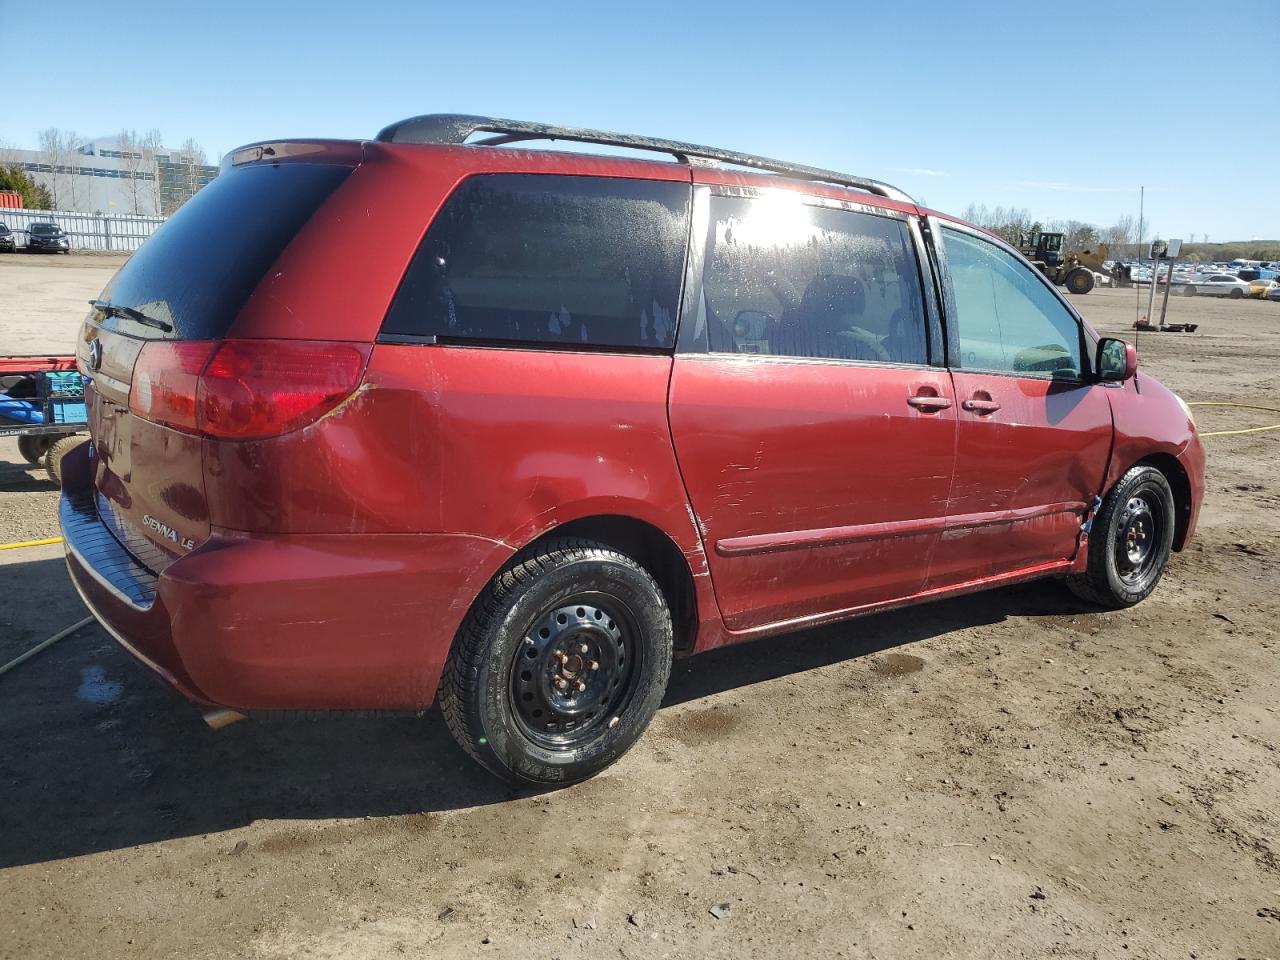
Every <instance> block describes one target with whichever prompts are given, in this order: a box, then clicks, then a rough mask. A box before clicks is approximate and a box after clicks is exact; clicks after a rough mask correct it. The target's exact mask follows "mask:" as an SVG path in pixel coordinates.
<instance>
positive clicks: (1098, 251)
mask: <svg viewBox="0 0 1280 960" xmlns="http://www.w3.org/2000/svg"><path fill="white" fill-rule="evenodd" d="M1065 238H1066V235H1065V234H1061V233H1044V232H1043V231H1042V232H1040V233H1036V234H1023V236H1022V238H1021V240H1022V242H1021V243H1019V244H1018V249H1019V250H1021V251H1022V255H1023V256H1024V257H1026V258H1027V259H1028V260H1030V261H1031V262H1032V263H1033V264H1035V265H1036V266H1037V267H1038V268H1039V269H1040V272H1041V273H1043V274H1044V275H1045V276H1046V277H1048V278H1049V279H1050V280H1052V281H1053V282H1054V283H1056V284H1057V285H1058V286H1060V287H1066V288H1067V290H1068V291H1069V292H1070V293H1088V292H1089V291H1090V290H1092V289H1093V286H1094V276H1093V274H1094V271H1095V270H1096V271H1098V272H1099V273H1102V272H1104V271H1105V268H1104V267H1103V266H1102V261H1103V260H1105V259H1106V258H1107V248H1106V245H1105V244H1101V243H1100V244H1098V245H1097V246H1096V247H1094V248H1093V249H1092V250H1081V251H1079V252H1077V253H1063V250H1062V247H1063V241H1064V240H1065Z"/></svg>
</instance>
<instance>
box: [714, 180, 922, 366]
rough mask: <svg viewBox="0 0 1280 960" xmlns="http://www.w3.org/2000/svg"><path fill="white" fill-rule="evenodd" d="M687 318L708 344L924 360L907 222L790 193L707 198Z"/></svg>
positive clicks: (792, 353)
mask: <svg viewBox="0 0 1280 960" xmlns="http://www.w3.org/2000/svg"><path fill="white" fill-rule="evenodd" d="M704 264H705V266H704V269H703V284H702V297H701V302H700V303H699V304H697V308H696V309H697V314H696V317H695V318H693V322H695V323H697V324H698V325H699V329H703V328H705V330H706V333H707V342H708V346H709V348H710V349H711V350H712V351H713V352H719V353H756V354H772V355H775V356H789V357H818V358H824V359H839V360H878V361H881V362H894V363H926V362H927V361H928V347H927V344H926V340H925V317H924V307H923V301H922V295H921V288H920V275H919V270H918V266H917V261H916V256H915V251H914V249H913V247H912V245H911V237H910V234H909V231H908V229H907V225H906V224H905V223H904V222H902V221H899V220H894V219H890V218H888V217H878V216H873V215H871V214H866V213H858V212H855V211H851V210H840V209H834V208H830V207H820V206H813V205H809V204H806V203H804V202H803V199H802V198H801V197H799V196H796V195H791V194H785V195H783V194H779V195H769V196H767V197H759V198H742V197H712V198H711V229H710V230H709V232H708V236H707V250H706V256H705V258H704Z"/></svg>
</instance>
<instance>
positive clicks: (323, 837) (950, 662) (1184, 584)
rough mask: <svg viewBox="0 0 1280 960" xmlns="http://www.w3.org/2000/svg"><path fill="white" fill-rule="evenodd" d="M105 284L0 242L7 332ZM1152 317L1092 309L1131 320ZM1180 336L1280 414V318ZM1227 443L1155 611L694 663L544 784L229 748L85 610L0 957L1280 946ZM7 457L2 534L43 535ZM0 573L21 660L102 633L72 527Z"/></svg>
mask: <svg viewBox="0 0 1280 960" xmlns="http://www.w3.org/2000/svg"><path fill="white" fill-rule="evenodd" d="M86 259H91V260H92V261H93V262H92V263H87V264H86V263H85V262H84V260H86ZM111 266H112V264H111V263H110V262H108V261H105V260H103V259H101V258H96V257H95V258H76V257H62V258H53V257H50V258H41V259H40V260H37V259H36V258H0V345H3V348H4V349H3V350H0V352H35V351H42V350H62V351H65V350H66V345H67V344H68V343H69V342H70V339H71V337H72V336H73V335H74V332H75V329H76V326H77V324H78V323H79V321H80V319H81V318H82V317H83V315H84V307H83V300H85V299H88V298H89V297H92V296H94V295H95V294H96V293H98V291H99V290H100V289H101V287H102V284H103V282H104V281H105V280H106V279H107V277H108V276H109V273H108V271H109V269H110V268H111ZM1135 299H1136V298H1135V294H1134V291H1132V290H1129V291H1110V290H1098V291H1095V292H1094V293H1091V294H1089V295H1087V296H1086V297H1082V298H1080V299H1079V302H1080V305H1081V306H1082V308H1083V309H1084V310H1085V312H1086V314H1087V315H1088V316H1090V318H1091V319H1093V320H1094V322H1095V323H1096V324H1097V325H1098V326H1100V327H1101V328H1102V329H1103V330H1104V331H1108V332H1116V333H1121V334H1123V333H1124V332H1125V331H1126V328H1127V327H1128V326H1129V325H1130V324H1131V323H1132V320H1133V317H1134V303H1135ZM1142 302H1143V304H1144V308H1145V295H1144V296H1143V298H1142ZM1170 319H1171V320H1186V319H1194V320H1197V321H1199V322H1200V323H1201V328H1200V331H1199V332H1198V333H1196V334H1193V335H1176V334H1143V335H1141V339H1140V344H1139V350H1140V353H1141V355H1142V358H1143V366H1144V368H1145V369H1147V370H1150V371H1152V372H1154V373H1155V374H1157V375H1159V376H1160V377H1161V378H1162V379H1164V380H1165V382H1166V383H1168V384H1169V385H1170V386H1171V387H1173V388H1174V389H1176V390H1178V391H1179V392H1180V393H1182V395H1183V396H1184V397H1186V398H1187V399H1188V400H1192V401H1195V400H1233V401H1239V402H1255V403H1262V404H1266V405H1269V406H1277V405H1280V404H1277V403H1276V401H1275V400H1274V397H1275V395H1276V394H1277V392H1278V391H1280V382H1278V380H1280V304H1275V303H1262V302H1227V301H1209V300H1207V299H1202V298H1197V299H1183V298H1180V297H1175V298H1174V299H1173V301H1172V302H1171V305H1170ZM1198 417H1199V419H1200V422H1201V427H1202V429H1205V430H1215V429H1232V428H1239V427H1243V426H1253V425H1259V424H1262V423H1266V422H1270V421H1269V420H1268V415H1266V414H1257V413H1251V412H1249V411H1239V412H1237V413H1233V414H1230V415H1228V413H1227V412H1225V411H1222V410H1219V409H1213V408H1210V409H1206V410H1202V411H1201V412H1200V413H1199V414H1198ZM1274 419H1280V418H1272V420H1274ZM1206 443H1207V445H1208V447H1209V452H1210V460H1209V471H1210V473H1209V484H1208V501H1207V503H1206V506H1205V508H1204V511H1203V513H1202V515H1201V525H1200V530H1199V534H1198V537H1197V539H1196V541H1195V542H1194V544H1193V545H1192V547H1191V548H1190V549H1189V550H1188V551H1187V552H1186V553H1184V554H1182V555H1180V556H1178V557H1177V558H1175V560H1174V563H1173V565H1172V567H1171V568H1170V571H1169V573H1168V575H1167V576H1166V578H1165V580H1164V582H1163V583H1162V585H1161V586H1160V588H1159V589H1158V590H1157V592H1156V595H1155V596H1154V597H1153V598H1152V599H1150V600H1148V601H1147V602H1146V603H1144V604H1142V605H1141V606H1139V607H1138V608H1136V609H1134V610H1131V611H1128V612H1124V613H1097V612H1094V611H1092V610H1090V609H1088V608H1086V607H1085V606H1083V605H1081V604H1080V603H1078V602H1077V601H1074V600H1072V599H1070V598H1069V597H1068V595H1067V594H1065V592H1064V591H1062V590H1060V589H1058V588H1057V587H1056V586H1055V585H1054V584H1052V583H1050V584H1042V585H1032V586H1026V587H1019V588H1012V589H1006V590H1001V591H997V592H994V593H989V594H985V595H980V596H976V597H969V598H964V599H960V600H954V601H946V602H939V603H934V604H930V605H927V606H923V607H918V608H915V609H911V610H906V611H901V612H896V613H892V614H885V615H881V616H876V617H871V618H867V619H863V620H859V621H854V622H852V623H848V624H844V625H840V626H837V627H833V628H828V629H823V630H819V631H812V632H807V633H801V634H795V635H791V636H786V637H781V638H776V639H773V640H770V641H764V642H760V643H756V644H752V645H749V646H744V647H738V648H732V649H727V650H721V651H717V652H715V653H713V654H709V655H707V656H705V657H701V658H695V659H693V660H686V661H683V662H682V663H680V664H678V665H677V669H676V671H675V674H674V676H673V680H672V684H671V691H670V694H669V695H668V698H667V701H666V705H665V706H664V708H663V709H662V711H661V712H660V714H659V716H658V718H657V719H656V720H655V722H654V724H653V726H652V728H651V729H650V731H649V733H648V734H647V735H646V736H645V738H644V739H643V740H642V741H641V742H640V744H639V745H638V746H637V748H636V749H634V750H633V751H632V752H631V753H630V754H629V755H628V756H627V757H626V758H624V760H623V761H622V762H621V763H619V764H618V765H617V766H616V767H614V768H612V769H610V770H609V771H607V772H606V773H605V774H603V775H601V776H600V777H597V778H596V779H595V780H593V781H590V782H588V783H586V784H583V785H581V786H577V787H573V788H569V789H566V790H562V791H558V792H552V793H546V794H541V795H538V794H515V793H512V792H510V791H508V790H507V789H505V788H503V787H500V786H498V785H497V784H496V783H495V782H492V781H490V780H489V779H488V778H487V777H486V776H485V775H483V774H482V773H480V772H479V771H478V770H477V769H475V768H473V767H472V765H471V764H470V763H469V762H468V761H467V760H466V759H465V758H464V757H463V756H462V754H461V753H460V752H459V751H458V750H457V749H456V748H455V747H454V746H453V744H452V743H451V741H450V740H449V738H448V735H447V733H446V732H445V730H444V727H443V724H442V723H441V722H440V720H439V718H438V716H436V715H435V714H430V715H428V716H427V717H425V718H423V719H420V720H415V719H396V720H369V721H348V722H323V723H313V724H305V723H297V724H258V723H242V724H237V725H235V726H232V727H230V728H228V729H225V730H223V731H221V732H217V733H215V732H211V731H208V730H206V729H205V728H204V726H203V724H202V723H201V722H200V719H199V717H198V715H197V713H196V711H194V710H193V709H191V708H190V707H189V706H187V705H186V704H185V703H184V702H183V701H182V700H181V699H180V698H179V697H178V696H177V695H176V694H173V693H171V692H170V691H169V690H167V689H166V688H165V687H164V686H163V685H161V684H160V683H159V682H158V681H156V680H154V679H153V678H152V677H151V676H150V675H149V674H148V673H147V672H146V671H144V670H143V669H142V668H141V667H139V666H137V665H135V664H134V663H133V661H132V660H130V658H129V657H128V656H127V655H125V654H124V653H123V652H122V651H121V650H120V649H118V648H117V646H116V645H115V644H114V643H113V642H112V641H111V640H110V639H109V638H107V636H106V635H105V634H104V633H103V632H102V631H101V630H99V629H97V628H96V627H95V628H87V629H85V630H83V631H81V632H80V633H79V634H77V635H75V636H74V637H72V638H70V639H68V640H66V641H64V642H63V643H61V644H60V645H59V646H57V647H54V648H53V649H52V650H50V651H49V652H47V653H45V654H42V655H41V656H40V657H39V658H37V659H35V660H33V661H30V662H29V663H27V664H26V665H24V666H22V667H20V668H19V669H17V670H15V671H13V672H12V673H10V674H8V675H5V676H4V677H0V730H2V731H3V736H2V737H0V800H2V801H3V802H0V957H15V958H17V957H21V958H35V957H71V956H86V957H87V956H93V957H116V956H127V957H171V956H177V955H181V956H184V957H226V956H237V957H255V958H277V957H279V958H283V957H303V956H306V957H318V958H324V957H334V958H338V957H341V958H363V957H383V956H401V955H403V956H419V957H423V956H455V955H457V956H493V957H513V958H514V957H518V958H531V957H546V958H550V957H562V958H579V957H580V958H592V960H595V958H601V957H613V956H618V957H623V958H631V957H651V956H652V957H662V956H670V957H680V958H684V957H731V958H735V960H739V958H742V957H746V956H762V957H771V956H787V957H809V956H822V957H858V958H864V957H868V958H869V957H880V958H898V957H921V958H930V960H933V958H939V957H981V958H989V957H1036V958H1041V957H1072V958H1085V957H1106V958H1112V957H1125V958H1132V957H1149V958H1162V960H1163V958H1175V957H1231V958H1234V957H1248V958H1262V957H1271V958H1277V957H1280V800H1278V798H1280V749H1278V747H1280V716H1278V715H1277V709H1280V707H1278V705H1280V697H1278V694H1280V686H1278V681H1280V657H1278V654H1280V646H1278V645H1277V637H1276V624H1277V622H1278V621H1280V565H1278V564H1277V563H1276V559H1277V548H1278V547H1280V509H1278V508H1280V480H1278V479H1277V475H1276V473H1277V472H1276V466H1277V462H1278V457H1280V431H1277V432H1272V433H1259V434H1253V435H1246V436H1242V437H1218V438H1209V439H1208V440H1207V441H1206ZM17 459H18V458H17V454H16V450H15V449H14V447H13V444H12V442H10V441H0V542H9V541H14V540H19V539H28V538H33V537H39V536H42V535H44V536H47V535H52V534H53V533H54V532H55V522H54V511H55V494H54V492H53V491H52V489H51V488H50V486H49V485H48V483H47V482H46V481H45V480H44V479H43V476H42V474H40V473H37V472H34V471H30V472H29V471H26V470H24V469H22V468H21V467H18V466H15V465H13V464H14V461H16V460H17ZM0 575H3V576H4V580H5V583H6V601H5V602H4V604H3V605H2V606H0V660H7V659H9V658H10V657H12V656H15V655H16V654H17V653H19V652H20V651H22V650H24V649H26V648H27V647H29V646H30V645H32V644H33V643H35V642H37V641H39V640H41V639H43V638H44V637H47V636H49V635H50V634H52V633H54V632H55V631H57V630H58V629H60V628H61V627H63V626H66V625H68V624H70V623H73V622H75V621H76V620H78V619H80V618H81V617H82V616H84V611H83V607H82V606H81V605H80V603H79V601H78V600H77V599H76V597H75V595H74V593H73V591H72V589H71V587H70V585H69V583H68V581H67V578H66V574H65V571H64V568H63V564H62V560H61V556H60V550H59V548H58V547H44V548H33V549H26V550H13V551H0ZM721 905H727V906H724V907H722V906H721ZM713 908H714V914H718V915H719V916H717V915H713V912H712V911H713Z"/></svg>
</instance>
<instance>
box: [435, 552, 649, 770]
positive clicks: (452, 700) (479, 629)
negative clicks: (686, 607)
mask: <svg viewBox="0 0 1280 960" xmlns="http://www.w3.org/2000/svg"><path fill="white" fill-rule="evenodd" d="M672 638H673V630H672V624H671V613H670V610H669V609H668V607H667V602H666V599H665V598H664V597H663V595H662V591H661V590H660V589H659V587H658V585H657V583H655V582H654V579H653V577H651V576H650V575H649V573H648V571H646V570H645V569H644V568H643V567H641V566H640V565H639V564H638V563H636V562H635V561H634V560H632V559H631V558H630V557H628V556H627V555H626V554H623V553H619V552H618V551H617V550H614V549H613V548H611V547H607V546H605V545H603V544H600V543H596V542H594V541H590V540H556V541H550V542H547V543H545V544H541V545H539V546H537V547H536V548H531V549H530V550H527V551H524V552H522V553H520V554H517V555H516V556H515V557H513V558H512V560H511V561H510V562H509V563H508V564H507V565H506V566H505V567H504V568H503V569H502V571H501V572H499V573H498V575H497V576H495V577H494V578H493V579H492V580H491V581H490V582H489V584H488V586H486V587H485V589H484V592H483V593H481V595H480V597H479V598H478V599H477V600H476V602H475V603H474V604H473V605H472V607H471V610H470V612H469V613H468V614H467V617H466V619H465V620H464V621H463V623H462V626H461V628H460V629H459V630H458V635H457V637H456V638H455V639H454V642H453V648H452V649H451V650H450V651H449V659H448V662H447V663H446V665H445V670H444V676H443V677H442V679H441V683H440V709H441V712H442V713H443V714H444V719H445V723H446V724H447V725H448V727H449V731H450V732H451V733H452V734H453V737H454V739H455V740H457V741H458V745H459V746H461V747H462V749H463V750H464V751H466V752H467V753H468V754H470V756H471V757H472V758H473V759H474V760H475V761H476V762H477V763H479V764H480V765H481V766H482V767H484V768H485V769H486V770H488V771H489V772H490V773H492V774H494V775H496V776H498V777H500V778H502V779H504V780H507V781H509V782H511V783H516V784H532V785H536V786H547V785H567V784H571V783H577V782H578V781H581V780H585V779H587V778H588V777H591V776H593V775H595V774H596V773H599V772H600V771H601V770H603V769H604V768H605V767H607V766H609V764H611V763H613V762H614V761H615V760H617V759H618V757H620V756H622V754H623V753H625V752H626V751H627V750H628V749H629V748H630V747H631V745H632V744H633V743H635V741H636V740H637V739H638V738H639V737H640V734H642V733H643V732H644V730H645V728H646V727H647V726H648V725H649V721H650V720H652V719H653V715H654V713H656V712H657V709H658V704H659V703H661V701H662V696H663V694H664V692H665V691H666V687H667V678H668V677H669V676H670V674H671V649H672ZM583 647H586V648H587V649H586V650H583V649H582V648H583ZM593 664H594V666H593ZM566 678H567V679H568V680H569V681H570V683H569V684H567V685H565V684H564V683H563V681H566ZM557 685H560V688H559V689H558V688H557ZM579 685H581V687H582V689H581V690H580V689H578V687H579Z"/></svg>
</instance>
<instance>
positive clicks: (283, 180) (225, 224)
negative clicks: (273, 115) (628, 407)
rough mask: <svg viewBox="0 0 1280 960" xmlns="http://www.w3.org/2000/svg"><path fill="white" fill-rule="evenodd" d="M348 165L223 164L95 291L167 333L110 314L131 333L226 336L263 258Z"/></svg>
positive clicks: (263, 267) (270, 258)
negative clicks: (159, 323)
mask: <svg viewBox="0 0 1280 960" xmlns="http://www.w3.org/2000/svg"><path fill="white" fill-rule="evenodd" d="M351 169H352V168H350V167H345V166H337V165H333V164H320V163H282V164H278V165H274V164H261V165H254V166H245V167H240V168H232V169H231V170H227V171H224V172H223V173H220V174H219V175H218V176H217V177H215V178H214V180H213V182H211V183H210V184H209V185H208V186H207V187H204V188H203V189H201V190H200V191H199V192H198V193H197V194H196V195H195V196H194V197H192V198H191V199H190V200H188V201H187V202H186V203H184V204H183V205H182V207H181V208H180V209H179V210H178V212H177V213H175V214H174V215H173V216H172V217H170V218H169V220H168V222H166V223H165V224H164V226H162V227H161V228H160V229H159V230H157V231H156V232H155V234H153V235H152V236H151V237H149V238H148V239H147V241H146V242H145V243H144V244H143V245H142V246H141V247H140V248H139V249H138V252H137V253H135V254H134V255H133V256H132V257H130V258H129V259H128V261H127V262H126V263H125V265H124V266H123V267H121V268H120V272H119V273H117V274H116V275H115V278H114V279H113V280H112V281H111V283H110V284H108V286H107V289H106V290H104V291H103V293H102V296H103V298H104V299H107V300H110V301H111V302H112V303H113V304H117V305H119V306H124V307H133V308H134V309H136V310H141V311H142V312H143V313H145V314H147V315H148V316H151V317H154V318H156V319H158V320H165V321H168V322H169V323H171V324H173V327H174V330H173V333H171V334H163V333H161V331H159V330H155V329H152V328H150V327H143V326H141V325H139V324H135V323H132V322H131V321H129V320H120V319H115V320H112V321H110V322H111V323H117V324H119V325H120V326H121V327H122V328H126V329H128V330H129V332H130V333H132V334H135V335H137V336H148V337H162V336H164V337H169V338H177V339H186V340H205V339H216V338H218V337H221V336H224V335H225V334H226V332H227V330H228V329H229V328H230V326H231V322H232V321H233V320H234V319H235V316H236V314H237V313H238V312H239V310H240V307H241V306H242V305H243V303H244V301H245V300H246V299H248V296H249V294H250V293H251V292H252V291H253V288H254V287H255V286H256V285H257V283H258V281H259V280H261V279H262V276H263V274H264V273H266V271H267V268H268V267H270V266H271V264H272V263H273V262H274V261H275V259H276V258H277V257H278V256H279V255H280V253H281V251H282V250H284V248H285V245H286V244H288V242H289V241H290V240H291V239H292V238H293V236H294V235H295V234H296V233H297V232H298V230H300V229H301V228H302V225H303V224H304V223H306V222H307V220H308V219H310V217H311V215H312V214H313V213H315V211H316V208H318V207H319V206H320V204H321V203H322V202H324V200H325V198H327V197H328V196H329V195H330V194H331V193H333V191H334V189H335V188H336V187H337V186H338V184H339V183H341V182H342V181H343V180H344V179H345V178H346V176H347V175H348V174H349V173H350V172H351Z"/></svg>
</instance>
